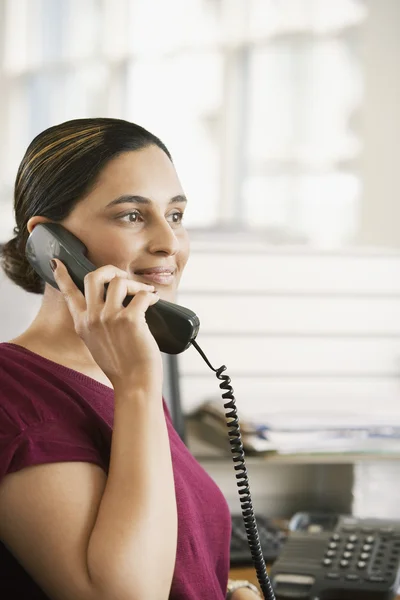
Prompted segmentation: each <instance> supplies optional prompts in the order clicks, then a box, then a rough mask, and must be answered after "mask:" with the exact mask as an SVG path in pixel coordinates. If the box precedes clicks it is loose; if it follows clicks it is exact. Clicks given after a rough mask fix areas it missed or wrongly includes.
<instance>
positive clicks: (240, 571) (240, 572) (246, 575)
mask: <svg viewBox="0 0 400 600" xmlns="http://www.w3.org/2000/svg"><path fill="white" fill-rule="evenodd" d="M229 577H230V578H231V579H247V580H248V581H250V582H251V583H254V585H256V586H257V587H258V588H259V587H260V586H259V585H258V581H257V575H256V572H255V570H254V569H253V567H234V568H233V569H231V570H230V572H229ZM396 599H397V600H400V596H396Z"/></svg>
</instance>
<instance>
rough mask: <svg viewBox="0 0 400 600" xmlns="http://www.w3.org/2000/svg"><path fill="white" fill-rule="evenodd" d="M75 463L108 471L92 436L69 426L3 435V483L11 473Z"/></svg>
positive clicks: (51, 425)
mask: <svg viewBox="0 0 400 600" xmlns="http://www.w3.org/2000/svg"><path fill="white" fill-rule="evenodd" d="M0 429H1V426H0ZM75 461H78V462H79V461H80V462H90V463H94V464H97V465H98V466H100V467H102V468H104V461H103V460H102V458H101V455H100V453H99V451H98V450H97V448H96V445H95V443H94V442H93V440H92V439H91V438H90V436H89V435H88V433H87V432H85V431H83V430H80V429H79V428H77V427H73V428H71V427H70V425H69V424H68V423H57V422H55V421H47V422H39V423H35V424H31V425H29V426H27V427H26V428H25V429H23V430H22V431H20V432H19V433H17V434H7V433H5V432H4V431H3V432H2V433H0V481H1V479H2V478H3V477H4V476H5V475H7V474H8V473H13V472H15V471H20V470H21V469H24V468H25V467H30V466H34V465H40V464H45V463H56V462H75Z"/></svg>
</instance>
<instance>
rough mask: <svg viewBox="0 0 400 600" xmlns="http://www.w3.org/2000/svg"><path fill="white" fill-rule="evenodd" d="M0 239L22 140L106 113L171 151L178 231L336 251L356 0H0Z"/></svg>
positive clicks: (351, 222)
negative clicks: (273, 237)
mask: <svg viewBox="0 0 400 600" xmlns="http://www.w3.org/2000/svg"><path fill="white" fill-rule="evenodd" d="M0 6H1V10H2V13H3V17H4V18H2V19H0V23H1V25H0V27H4V31H3V32H2V33H3V35H2V38H3V39H4V40H5V43H4V48H3V54H2V56H1V57H0V58H1V70H0V84H1V86H2V90H4V93H3V94H2V98H1V100H0V103H1V108H2V111H1V117H0V118H1V119H2V123H1V124H2V131H3V136H4V140H5V143H4V144H3V148H2V150H1V151H0V152H1V162H0V165H1V166H0V207H1V215H2V218H1V225H0V240H1V239H6V238H7V237H8V236H9V235H10V233H11V227H12V213H11V201H10V198H11V193H12V185H13V181H14V178H15V174H16V171H17V168H18V164H19V162H20V160H21V158H22V155H23V153H24V151H25V149H26V147H27V145H28V143H29V142H30V140H31V139H32V138H33V137H34V135H36V134H37V133H39V132H40V131H41V130H43V129H45V128H46V127H48V126H50V125H53V124H55V123H57V122H61V121H64V120H67V119H71V118H77V117H85V116H99V115H102V116H114V117H122V118H126V119H128V120H132V121H135V122H138V123H140V124H142V125H143V126H145V127H147V128H148V129H150V130H151V131H153V132H154V133H156V135H158V136H159V137H161V139H162V140H163V141H164V142H165V143H166V144H167V146H168V147H169V149H170V151H171V153H172V155H173V157H174V162H175V164H176V165H177V169H178V172H179V174H180V177H181V179H182V182H183V185H184V187H185V190H186V192H187V195H188V196H189V198H190V203H189V204H190V206H189V207H188V213H187V221H186V222H187V225H188V226H189V227H192V228H208V229H210V228H219V227H224V228H233V229H238V228H240V229H250V230H254V229H256V228H257V229H261V230H267V231H268V230H269V231H275V232H278V234H280V235H281V236H282V239H287V240H289V241H293V240H309V241H311V242H317V243H322V242H325V243H327V242H328V243H329V242H332V243H337V242H339V243H340V242H342V241H347V240H348V239H351V235H352V233H353V230H354V228H355V225H356V223H357V210H358V203H359V200H360V184H361V182H360V176H359V173H358V169H357V157H358V155H359V152H360V148H361V143H362V140H360V139H359V136H358V135H357V134H356V132H355V131H354V128H353V120H354V115H355V114H356V111H357V109H358V107H359V105H360V103H361V101H362V68H361V67H362V66H361V63H360V59H359V58H358V54H357V34H358V32H359V30H360V28H361V27H362V23H363V19H364V17H365V8H364V5H363V4H362V3H361V2H360V1H356V0H335V2H332V1H331V0H169V2H165V1H164V0H84V1H81V0H0Z"/></svg>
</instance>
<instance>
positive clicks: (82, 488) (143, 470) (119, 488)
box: [0, 395, 176, 600]
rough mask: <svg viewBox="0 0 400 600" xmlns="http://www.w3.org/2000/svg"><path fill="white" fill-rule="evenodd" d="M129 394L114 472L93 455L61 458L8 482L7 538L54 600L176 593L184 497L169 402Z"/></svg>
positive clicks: (2, 508)
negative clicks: (166, 409) (176, 472)
mask: <svg viewBox="0 0 400 600" xmlns="http://www.w3.org/2000/svg"><path fill="white" fill-rule="evenodd" d="M137 399H138V400H139V402H138V407H137V409H135V405H134V402H135V401H136V400H137ZM125 400H126V399H125V398H122V397H121V396H120V397H119V398H117V403H116V404H117V405H118V404H119V409H118V408H117V407H116V415H115V417H116V423H115V431H114V434H113V447H112V452H111V464H110V471H109V477H108V478H106V476H105V474H104V472H103V471H102V469H100V467H97V466H95V465H92V464H88V463H78V462H77V463H57V464H45V465H40V466H35V467H29V468H26V469H24V470H22V471H20V472H18V473H13V474H10V475H7V476H6V477H5V479H4V481H3V482H2V485H1V486H0V538H1V539H2V541H3V542H4V543H5V545H6V546H7V547H8V548H9V549H10V551H11V552H12V553H13V554H14V555H15V556H16V558H17V559H18V560H19V562H21V564H22V565H23V567H24V568H25V569H26V570H27V571H28V572H29V573H30V575H31V576H32V577H33V579H35V581H36V582H37V583H38V585H39V586H40V587H41V588H42V589H43V590H44V591H45V593H46V594H47V595H48V596H49V597H50V598H52V599H54V600H95V599H96V600H103V599H104V600H113V599H114V598H115V599H116V600H117V599H118V600H125V599H127V600H136V599H138V600H139V599H140V600H142V599H143V598H146V600H147V599H149V600H151V599H153V598H157V600H158V599H162V598H165V599H167V598H168V594H169V589H170V584H171V579H172V574H173V569H174V563H175V551H176V505H175V496H174V485H173V478H172V470H171V461H170V454H169V443H168V439H167V433H166V431H165V421H164V419H163V415H162V414H161V413H162V412H163V411H162V405H161V402H160V401H159V398H157V400H158V404H159V405H160V409H159V410H158V409H157V408H156V407H154V408H152V409H150V410H149V406H143V403H141V399H140V398H135V397H134V396H132V395H131V396H130V397H129V402H126V401H125ZM147 400H149V397H147ZM140 404H142V406H140ZM27 498H29V502H27ZM161 532H162V534H161ZM155 573H156V575H157V576H156V577H155V576H154V575H155Z"/></svg>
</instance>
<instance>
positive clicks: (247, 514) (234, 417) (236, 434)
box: [192, 340, 275, 600]
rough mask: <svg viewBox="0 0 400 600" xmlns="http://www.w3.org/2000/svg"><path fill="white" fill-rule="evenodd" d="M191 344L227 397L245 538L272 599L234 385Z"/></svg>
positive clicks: (264, 589) (268, 598) (266, 594)
mask: <svg viewBox="0 0 400 600" xmlns="http://www.w3.org/2000/svg"><path fill="white" fill-rule="evenodd" d="M192 344H193V346H194V347H195V348H196V350H197V352H198V353H199V354H200V356H201V357H202V358H203V360H204V361H205V362H206V364H207V365H208V366H209V367H210V369H211V370H212V371H214V373H215V374H216V377H217V379H219V380H220V381H221V383H220V384H219V387H220V388H221V389H222V390H225V391H224V393H223V394H222V398H223V399H224V400H229V402H226V403H225V404H224V408H225V409H226V410H227V412H226V414H225V416H226V420H227V426H228V429H229V431H228V436H229V443H230V445H231V452H232V455H233V462H234V463H235V466H234V469H235V471H236V475H235V477H236V483H237V486H238V488H239V498H240V505H241V509H242V515H243V520H244V526H245V529H246V534H247V540H248V542H249V546H250V551H251V557H252V560H253V563H254V568H255V570H256V573H257V579H258V583H259V584H260V588H261V591H262V593H263V595H264V598H265V600H275V594H274V591H273V589H272V585H271V581H270V579H269V577H268V574H267V568H266V566H265V560H264V556H263V553H262V549H261V544H260V537H259V535H258V530H257V524H256V519H255V516H254V509H253V503H252V500H251V495H250V485H249V480H248V476H247V468H246V462H245V457H244V449H243V443H242V436H241V434H240V426H239V420H238V414H237V410H236V401H235V397H234V395H233V388H232V386H231V379H230V377H229V376H228V375H223V372H224V371H226V366H225V365H222V367H220V368H219V369H214V367H213V366H212V365H211V363H210V361H209V360H208V358H207V357H206V355H205V354H204V352H203V350H202V349H201V348H200V346H199V345H198V344H197V343H196V341H195V340H192Z"/></svg>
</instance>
